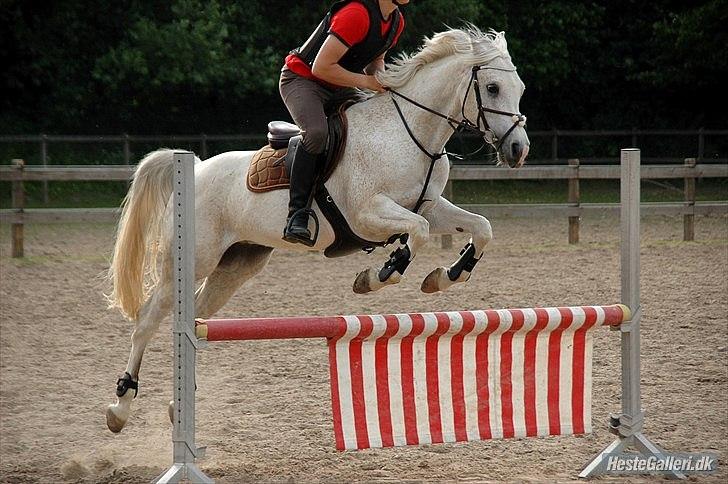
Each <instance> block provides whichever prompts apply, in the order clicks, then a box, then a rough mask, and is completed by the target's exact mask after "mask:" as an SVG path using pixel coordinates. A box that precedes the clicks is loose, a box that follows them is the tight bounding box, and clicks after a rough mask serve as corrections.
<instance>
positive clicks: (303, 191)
mask: <svg viewBox="0 0 728 484" xmlns="http://www.w3.org/2000/svg"><path fill="white" fill-rule="evenodd" d="M317 161H318V155H314V154H312V153H309V152H308V151H306V149H305V148H304V147H303V144H299V145H298V147H297V148H296V155H295V157H294V159H293V164H292V166H291V177H290V178H291V188H290V201H289V202H288V220H287V222H286V228H285V230H284V231H283V240H285V241H287V242H291V243H300V244H304V245H307V246H309V247H310V246H312V245H313V244H314V243H315V242H316V241H315V240H312V239H311V232H310V231H309V230H308V218H309V213H310V207H311V192H312V191H313V187H314V183H315V182H316V174H317V171H318V170H317Z"/></svg>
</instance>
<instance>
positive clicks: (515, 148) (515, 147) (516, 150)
mask: <svg viewBox="0 0 728 484" xmlns="http://www.w3.org/2000/svg"><path fill="white" fill-rule="evenodd" d="M511 154H512V155H513V158H515V159H518V157H519V156H520V155H521V143H519V142H518V141H514V142H513V143H511Z"/></svg>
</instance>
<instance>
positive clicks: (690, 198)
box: [683, 158, 696, 242]
mask: <svg viewBox="0 0 728 484" xmlns="http://www.w3.org/2000/svg"><path fill="white" fill-rule="evenodd" d="M695 162H696V160H695V158H685V166H686V167H688V168H691V171H694V169H695ZM683 240H684V241H686V242H687V241H693V240H695V176H686V177H685V212H684V214H683Z"/></svg>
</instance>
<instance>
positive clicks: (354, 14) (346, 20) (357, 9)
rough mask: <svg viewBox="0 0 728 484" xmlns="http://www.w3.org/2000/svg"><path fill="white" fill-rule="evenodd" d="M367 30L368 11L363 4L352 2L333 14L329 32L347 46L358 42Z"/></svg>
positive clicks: (362, 38)
mask: <svg viewBox="0 0 728 484" xmlns="http://www.w3.org/2000/svg"><path fill="white" fill-rule="evenodd" d="M368 31H369V13H368V12H367V9H366V7H365V6H364V5H362V4H361V3H358V2H352V3H350V4H349V5H347V6H346V7H344V8H342V9H341V10H339V11H338V12H336V13H335V14H334V17H333V18H332V19H331V27H329V34H331V35H333V36H335V37H336V38H337V39H339V40H340V41H342V42H343V43H344V44H345V45H346V46H347V47H351V46H352V45H354V44H358V43H359V42H361V41H362V40H364V38H365V37H366V35H367V32H368Z"/></svg>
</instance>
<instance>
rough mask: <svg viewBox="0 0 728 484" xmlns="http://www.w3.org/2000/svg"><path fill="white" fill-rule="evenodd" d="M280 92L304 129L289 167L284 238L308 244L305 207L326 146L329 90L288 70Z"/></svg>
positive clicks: (295, 119) (285, 72)
mask: <svg viewBox="0 0 728 484" xmlns="http://www.w3.org/2000/svg"><path fill="white" fill-rule="evenodd" d="M280 92H281V97H282V98H283V102H284V103H285V105H286V107H287V108H288V111H289V112H290V113H291V117H293V120H294V121H295V122H296V124H297V125H298V127H299V128H301V130H302V131H303V141H302V143H301V144H300V145H299V146H298V148H297V150H296V154H295V157H294V160H293V166H292V168H291V175H290V179H291V187H290V203H289V205H288V220H287V223H286V228H285V230H284V233H283V238H284V240H287V241H288V242H300V243H304V244H307V245H310V244H311V242H312V241H311V233H310V232H309V230H308V213H307V212H306V211H305V210H304V209H306V208H309V204H310V201H311V192H312V191H313V188H314V184H315V182H316V175H317V174H318V166H317V164H316V161H317V159H318V157H319V155H320V154H321V153H323V152H324V150H325V149H326V141H327V137H328V123H327V120H326V114H325V112H324V105H325V104H326V103H327V102H328V101H329V100H330V99H331V96H332V92H331V91H330V90H328V89H326V88H325V87H323V86H321V85H320V84H318V83H316V82H315V81H312V80H310V79H306V78H305V77H301V76H298V75H297V74H295V73H293V72H290V71H288V70H284V72H283V73H282V74H281V82H280Z"/></svg>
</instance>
